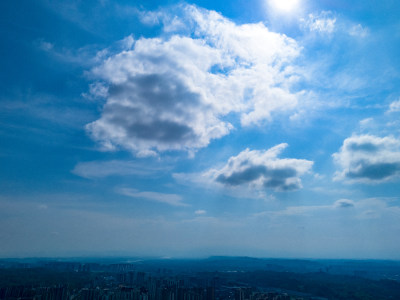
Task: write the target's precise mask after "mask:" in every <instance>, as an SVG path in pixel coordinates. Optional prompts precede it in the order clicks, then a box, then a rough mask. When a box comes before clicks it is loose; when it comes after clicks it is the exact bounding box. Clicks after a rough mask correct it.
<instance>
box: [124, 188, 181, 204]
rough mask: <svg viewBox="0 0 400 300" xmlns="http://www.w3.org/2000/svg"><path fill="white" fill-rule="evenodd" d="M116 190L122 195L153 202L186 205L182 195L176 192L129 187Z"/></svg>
mask: <svg viewBox="0 0 400 300" xmlns="http://www.w3.org/2000/svg"><path fill="white" fill-rule="evenodd" d="M118 192H119V193H120V194H122V195H125V196H128V197H132V198H140V199H145V200H150V201H155V202H161V203H165V204H168V205H172V206H188V205H187V204H186V203H183V202H182V200H183V199H182V197H181V196H179V195H177V194H164V193H157V192H149V191H138V190H136V189H131V188H121V189H118Z"/></svg>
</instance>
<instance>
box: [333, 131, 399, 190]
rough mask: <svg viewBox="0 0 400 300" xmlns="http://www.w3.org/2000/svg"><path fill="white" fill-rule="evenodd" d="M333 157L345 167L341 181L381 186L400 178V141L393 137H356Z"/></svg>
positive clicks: (339, 178) (338, 175)
mask: <svg viewBox="0 0 400 300" xmlns="http://www.w3.org/2000/svg"><path fill="white" fill-rule="evenodd" d="M333 158H334V160H335V162H336V163H337V164H338V165H339V166H340V167H341V170H340V171H338V172H337V173H336V175H335V179H338V180H345V179H348V180H349V181H350V182H376V183H378V182H382V181H387V180H391V179H393V178H395V177H398V176H399V175H400V141H399V140H398V139H395V138H393V137H390V136H387V137H383V138H381V137H377V136H373V135H361V136H352V137H350V138H347V139H345V140H344V142H343V146H342V147H341V148H340V150H339V152H337V153H335V154H333Z"/></svg>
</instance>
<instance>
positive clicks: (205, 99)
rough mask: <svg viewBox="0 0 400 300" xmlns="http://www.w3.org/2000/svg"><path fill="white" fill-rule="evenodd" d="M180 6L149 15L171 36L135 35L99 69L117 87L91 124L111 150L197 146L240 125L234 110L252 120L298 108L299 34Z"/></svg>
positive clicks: (102, 77) (150, 151) (153, 150)
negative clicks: (234, 121) (289, 34)
mask: <svg viewBox="0 0 400 300" xmlns="http://www.w3.org/2000/svg"><path fill="white" fill-rule="evenodd" d="M174 9H175V11H173V13H171V12H167V11H166V10H164V11H158V12H154V13H148V14H143V18H144V20H143V21H145V22H147V23H151V24H154V23H160V24H162V25H163V30H164V34H162V35H161V36H159V37H158V38H140V39H139V40H136V41H134V43H132V49H130V50H126V49H125V50H123V51H120V52H117V53H116V54H114V55H111V56H110V57H108V58H107V59H105V60H103V62H102V63H101V64H99V65H98V66H97V67H95V68H93V69H92V71H91V74H92V76H94V77H95V78H98V79H99V80H102V81H104V82H106V83H108V85H109V88H108V97H107V101H106V103H105V105H104V108H103V111H102V115H101V117H100V118H99V119H98V120H96V121H94V122H92V123H90V124H88V125H87V127H86V128H87V131H88V132H89V133H90V135H91V137H92V138H93V139H94V140H96V141H98V142H99V143H101V144H102V145H103V147H104V148H105V149H110V150H112V149H116V148H123V149H126V150H129V151H131V152H133V153H134V154H136V155H139V156H140V155H141V156H145V155H147V154H154V153H156V152H160V151H167V150H185V151H193V150H194V151H195V150H196V149H199V148H202V147H206V146H207V145H208V144H209V143H210V141H211V140H213V139H217V138H220V137H222V136H224V135H227V134H228V133H229V132H230V131H231V130H232V128H233V126H232V125H231V124H230V123H229V122H227V121H225V120H224V117H225V116H227V115H228V114H232V113H233V114H237V115H238V116H240V120H241V124H242V126H249V125H254V124H259V123H260V122H262V121H264V120H270V119H271V118H272V117H271V114H272V113H274V112H285V111H288V110H293V109H295V108H296V105H297V100H298V96H299V94H296V93H292V92H291V91H290V87H291V84H292V82H293V81H295V78H297V77H298V74H295V71H294V68H291V67H289V64H290V63H291V62H292V60H293V59H294V58H295V57H296V56H298V54H299V52H300V47H299V46H298V45H297V43H296V42H295V41H294V40H293V39H290V38H288V37H286V36H285V35H281V34H277V33H273V32H270V31H269V30H268V28H266V27H265V26H264V25H263V24H261V23H258V24H244V25H236V24H235V23H233V22H231V21H230V20H228V19H226V18H224V17H223V16H222V15H220V14H218V13H216V12H214V11H207V10H204V9H200V8H197V7H195V6H192V5H179V6H176V7H175V8H174ZM172 16H173V20H175V21H174V22H173V23H174V24H175V25H176V26H175V25H174V26H172V27H171V24H172V23H171V22H169V23H167V20H170V19H171V18H172ZM180 23H182V24H186V25H185V26H183V27H182V26H178V25H179V24H180ZM166 24H170V25H168V26H167V25H166Z"/></svg>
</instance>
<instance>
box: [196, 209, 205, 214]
mask: <svg viewBox="0 0 400 300" xmlns="http://www.w3.org/2000/svg"><path fill="white" fill-rule="evenodd" d="M194 213H195V214H196V215H205V214H206V213H207V211H205V210H204V209H198V210H196V211H195V212H194Z"/></svg>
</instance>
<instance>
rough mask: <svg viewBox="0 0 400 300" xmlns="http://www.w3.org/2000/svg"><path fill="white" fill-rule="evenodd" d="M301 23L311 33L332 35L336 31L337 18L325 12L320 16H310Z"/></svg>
mask: <svg viewBox="0 0 400 300" xmlns="http://www.w3.org/2000/svg"><path fill="white" fill-rule="evenodd" d="M300 21H301V23H302V25H303V27H304V28H305V29H307V30H310V31H311V32H318V33H332V32H334V31H335V24H336V18H335V17H334V16H333V15H332V13H331V12H329V11H323V12H321V13H320V14H318V15H315V14H309V15H308V17H307V18H305V19H301V20H300Z"/></svg>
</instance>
